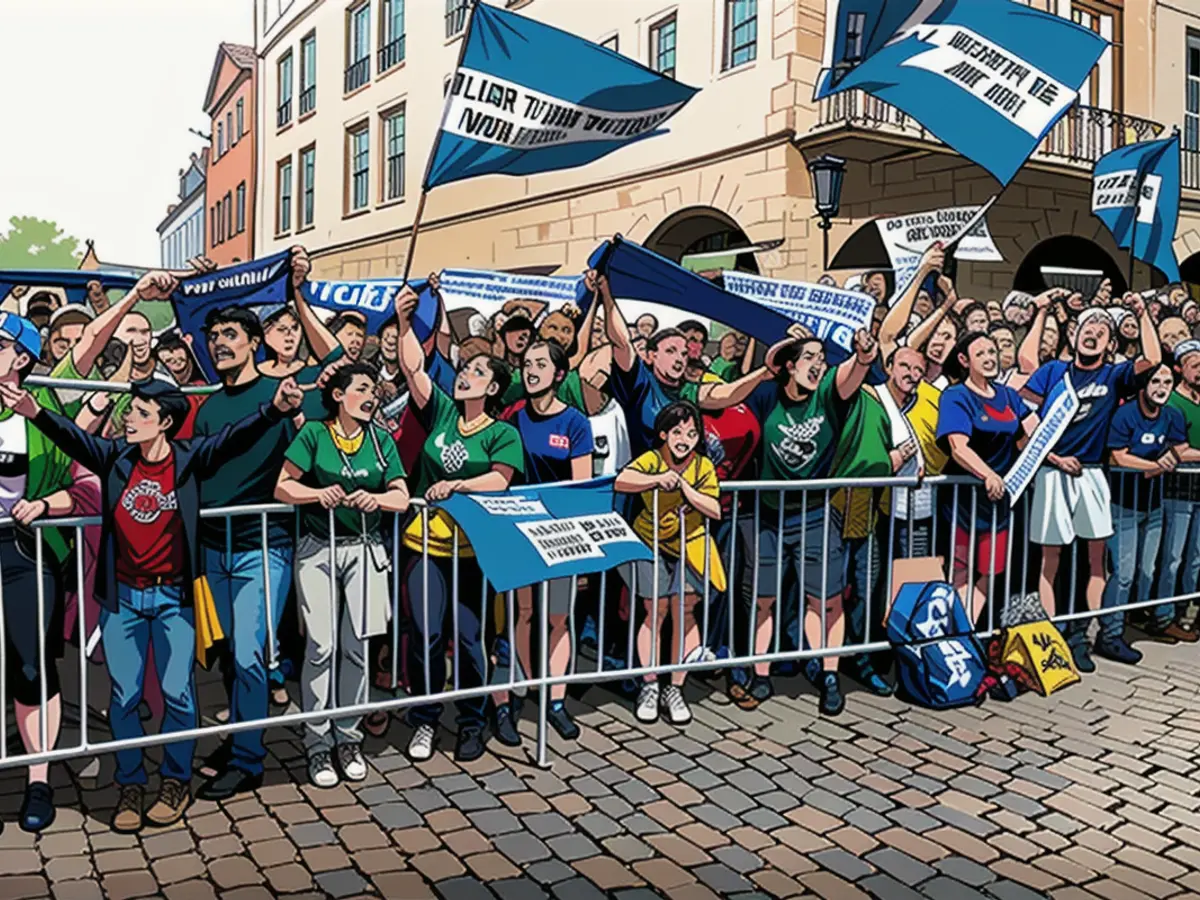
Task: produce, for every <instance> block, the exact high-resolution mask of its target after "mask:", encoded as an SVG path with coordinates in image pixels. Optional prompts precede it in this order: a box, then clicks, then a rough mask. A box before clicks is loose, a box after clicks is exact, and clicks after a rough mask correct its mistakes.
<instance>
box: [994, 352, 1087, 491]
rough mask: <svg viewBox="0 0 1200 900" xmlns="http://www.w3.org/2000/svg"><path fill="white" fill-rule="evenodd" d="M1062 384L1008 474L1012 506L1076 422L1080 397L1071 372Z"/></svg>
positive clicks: (1006, 479)
mask: <svg viewBox="0 0 1200 900" xmlns="http://www.w3.org/2000/svg"><path fill="white" fill-rule="evenodd" d="M1059 384H1060V386H1059V387H1056V388H1054V389H1053V390H1052V391H1051V396H1050V397H1047V398H1046V399H1047V400H1048V401H1049V403H1047V404H1046V405H1045V407H1044V408H1045V413H1044V414H1043V415H1042V419H1041V421H1040V422H1038V427H1037V428H1035V429H1034V432H1033V435H1032V436H1031V437H1030V438H1029V441H1028V443H1026V444H1025V446H1024V447H1023V448H1022V449H1021V455H1020V456H1018V457H1017V461H1016V462H1015V463H1013V467H1012V468H1011V469H1009V470H1008V472H1007V473H1005V475H1004V486H1005V488H1007V489H1008V498H1009V502H1010V503H1016V502H1017V500H1018V498H1020V496H1021V495H1022V494H1023V493H1025V490H1026V488H1028V487H1029V485H1030V484H1032V483H1033V476H1034V475H1036V474H1037V471H1038V469H1040V468H1041V467H1042V463H1044V462H1045V461H1046V457H1047V456H1049V455H1050V451H1052V450H1053V449H1054V448H1055V447H1056V446H1057V445H1058V442H1059V441H1060V440H1062V436H1063V435H1064V434H1066V431H1067V428H1068V427H1069V426H1070V424H1071V423H1072V422H1073V421H1075V414H1076V413H1077V412H1079V395H1078V394H1076V393H1075V385H1073V384H1072V383H1071V376H1070V374H1069V373H1068V374H1067V375H1066V376H1065V377H1064V378H1063V380H1062V381H1061V382H1060V383H1059Z"/></svg>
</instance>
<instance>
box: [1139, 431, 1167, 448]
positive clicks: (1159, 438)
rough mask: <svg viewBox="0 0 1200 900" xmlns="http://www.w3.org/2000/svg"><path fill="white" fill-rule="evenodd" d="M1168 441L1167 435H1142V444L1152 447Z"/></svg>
mask: <svg viewBox="0 0 1200 900" xmlns="http://www.w3.org/2000/svg"><path fill="white" fill-rule="evenodd" d="M1166 440H1167V436H1166V435H1165V434H1157V435H1156V434H1149V433H1146V434H1143V435H1142V443H1143V444H1149V445H1151V446H1153V445H1154V444H1163V443H1166Z"/></svg>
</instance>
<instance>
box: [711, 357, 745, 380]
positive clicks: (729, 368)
mask: <svg viewBox="0 0 1200 900" xmlns="http://www.w3.org/2000/svg"><path fill="white" fill-rule="evenodd" d="M737 370H738V364H737V361H736V360H732V359H725V358H724V357H721V356H718V357H717V358H716V359H714V360H713V361H712V363H711V364H710V365H709V367H708V371H710V372H712V373H713V374H714V375H716V376H717V377H718V378H720V379H721V380H722V381H725V382H733V381H737V377H738V372H737Z"/></svg>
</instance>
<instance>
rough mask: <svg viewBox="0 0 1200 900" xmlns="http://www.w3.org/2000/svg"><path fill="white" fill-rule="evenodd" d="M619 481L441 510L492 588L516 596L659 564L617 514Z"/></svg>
mask: <svg viewBox="0 0 1200 900" xmlns="http://www.w3.org/2000/svg"><path fill="white" fill-rule="evenodd" d="M613 480H614V479H613V478H611V477H608V478H598V479H595V480H592V481H577V482H568V483H564V484H558V485H547V486H545V487H527V488H521V489H519V490H512V491H508V492H506V493H503V494H452V495H451V496H450V497H449V498H448V499H446V500H444V501H442V502H441V503H439V504H437V505H438V506H439V507H441V508H442V509H444V510H446V512H448V513H449V514H450V516H451V518H453V519H454V521H455V522H456V523H458V526H459V527H460V528H462V530H463V531H465V532H466V534H467V538H468V540H470V542H471V547H472V549H473V550H474V551H475V557H476V559H477V560H478V562H479V567H480V568H481V569H483V574H484V576H486V578H487V579H488V581H490V582H491V583H492V587H493V588H495V589H496V590H497V591H511V590H514V589H516V588H519V587H526V586H527V585H531V584H538V583H540V582H543V581H548V580H550V579H551V578H570V577H571V576H572V575H588V574H591V573H593V572H604V571H607V570H608V569H611V568H613V567H614V566H618V565H621V564H622V563H627V562H633V561H634V560H640V559H644V560H649V559H653V558H654V557H653V554H652V553H651V552H650V549H649V548H648V547H647V546H646V545H645V544H644V543H643V542H642V541H641V539H640V538H638V536H637V535H636V534H634V533H633V530H632V529H631V528H630V527H629V523H627V522H626V521H625V520H624V519H623V518H621V516H620V515H618V514H617V513H615V512H613Z"/></svg>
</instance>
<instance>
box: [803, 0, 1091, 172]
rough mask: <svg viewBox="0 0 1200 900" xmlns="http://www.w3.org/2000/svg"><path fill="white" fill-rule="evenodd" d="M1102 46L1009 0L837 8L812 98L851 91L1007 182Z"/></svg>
mask: <svg viewBox="0 0 1200 900" xmlns="http://www.w3.org/2000/svg"><path fill="white" fill-rule="evenodd" d="M1107 47H1108V41H1106V40H1105V39H1104V38H1102V37H1100V36H1099V35H1097V34H1095V33H1093V32H1091V31H1089V30H1088V29H1086V28H1083V27H1081V26H1079V25H1076V24H1075V23H1074V22H1072V21H1071V20H1070V19H1067V18H1063V17H1060V16H1055V15H1052V14H1050V13H1046V12H1042V11H1040V10H1037V9H1032V8H1030V7H1028V6H1024V5H1022V4H1020V3H1015V2H1012V0H854V2H843V3H841V4H840V6H839V9H838V17H837V20H836V23H835V27H834V29H833V36H832V39H831V41H830V42H829V44H828V45H827V47H826V60H825V70H824V71H823V72H822V74H821V77H820V79H819V80H818V82H817V89H816V97H817V99H821V98H824V97H827V96H829V95H830V94H834V93H837V92H838V91H845V90H850V89H853V88H857V89H859V90H863V91H866V92H867V93H869V94H872V95H873V96H876V97H878V98H879V99H880V100H883V101H884V102H886V103H890V104H891V105H893V106H895V107H897V108H898V109H901V110H903V111H904V112H906V113H908V114H909V115H910V116H912V117H913V118H914V119H916V120H917V121H918V122H919V123H921V125H922V126H924V127H925V128H927V129H929V131H931V132H932V133H933V134H934V135H936V136H937V137H938V138H939V139H940V140H942V141H943V142H945V143H946V144H948V145H949V146H950V147H953V148H954V149H955V150H957V151H958V152H959V153H961V154H962V155H963V156H965V157H966V158H967V159H969V160H971V161H972V162H974V163H976V164H978V165H980V166H982V167H983V168H985V169H987V170H988V171H989V172H991V173H992V174H993V175H995V176H996V178H997V179H998V180H999V181H1000V183H1001V184H1008V182H1009V181H1011V180H1012V179H1013V177H1014V176H1015V175H1016V173H1017V170H1019V169H1020V168H1021V166H1022V165H1024V163H1025V160H1026V159H1028V158H1029V155H1030V154H1031V153H1032V152H1033V151H1034V148H1036V147H1037V145H1038V142H1039V141H1040V140H1041V139H1042V138H1043V137H1045V135H1046V133H1047V132H1048V131H1049V130H1050V128H1051V127H1052V126H1053V125H1054V123H1055V122H1056V121H1057V120H1058V119H1059V117H1060V116H1062V114H1063V113H1064V112H1066V111H1067V109H1068V108H1069V107H1070V106H1071V104H1073V103H1074V102H1075V101H1076V99H1077V97H1078V92H1079V87H1080V85H1082V84H1083V82H1084V80H1085V79H1086V78H1087V77H1088V73H1089V72H1090V71H1091V70H1092V67H1093V66H1095V64H1096V62H1097V61H1098V60H1099V59H1100V56H1101V55H1102V54H1103V53H1104V50H1105V48H1107Z"/></svg>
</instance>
